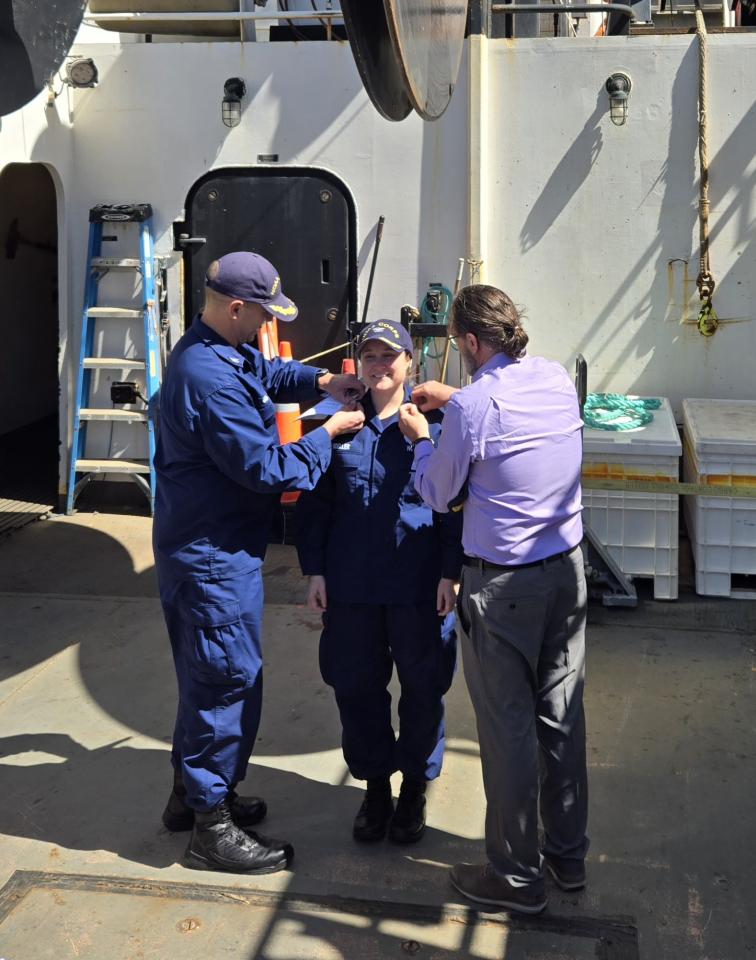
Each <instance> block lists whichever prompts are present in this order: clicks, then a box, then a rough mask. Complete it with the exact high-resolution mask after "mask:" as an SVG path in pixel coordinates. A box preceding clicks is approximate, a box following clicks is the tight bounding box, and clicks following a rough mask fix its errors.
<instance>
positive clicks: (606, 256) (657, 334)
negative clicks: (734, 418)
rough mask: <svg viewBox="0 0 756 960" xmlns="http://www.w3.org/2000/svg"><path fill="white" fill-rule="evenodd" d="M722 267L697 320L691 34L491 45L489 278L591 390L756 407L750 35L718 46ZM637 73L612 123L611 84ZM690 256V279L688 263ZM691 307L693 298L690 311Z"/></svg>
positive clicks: (714, 219)
mask: <svg viewBox="0 0 756 960" xmlns="http://www.w3.org/2000/svg"><path fill="white" fill-rule="evenodd" d="M709 48H710V49H709V75H710V85H711V91H710V111H709V123H710V128H711V129H710V134H709V157H710V171H711V173H710V199H711V213H710V226H711V264H712V268H713V272H714V276H715V277H716V279H717V288H716V290H715V295H714V304H715V307H716V310H717V312H718V314H719V316H720V317H721V318H735V319H737V320H738V321H739V322H736V323H727V324H723V325H722V326H721V327H720V329H719V331H718V332H717V333H716V334H715V336H714V337H712V338H710V339H706V338H704V337H702V336H701V335H700V334H699V333H698V331H697V329H696V327H695V325H694V324H690V323H685V322H684V320H685V319H686V318H689V317H695V316H696V315H697V312H698V308H699V307H698V299H697V290H696V288H695V278H696V275H697V273H698V219H697V216H698V214H697V210H698V207H697V197H698V179H697V178H698V156H697V106H696V96H697V70H698V54H697V43H696V40H695V38H694V37H692V36H655V37H636V38H632V39H626V38H597V39H592V40H591V39H586V40H573V41H564V40H562V41H555V42H554V41H548V40H540V41H539V40H535V41H533V40H531V41H524V40H523V41H519V43H516V44H515V43H513V42H511V41H497V42H495V43H492V44H491V47H490V50H489V64H490V77H489V79H490V83H491V85H492V97H491V129H490V131H489V143H490V144H491V148H492V154H493V155H492V156H491V158H490V160H489V170H490V181H489V186H490V200H491V204H490V211H491V212H490V214H489V222H490V224H491V229H490V235H489V249H488V274H487V276H488V280H489V282H492V283H496V284H498V285H501V286H503V287H504V288H505V289H507V290H508V291H509V292H510V293H511V294H512V295H513V297H515V298H516V299H517V300H518V301H521V302H522V303H524V304H526V305H527V307H528V314H529V318H530V320H529V324H528V329H529V330H530V331H531V333H532V346H533V348H534V350H535V351H538V352H543V353H547V354H549V355H552V356H555V357H557V358H558V359H559V360H561V361H562V362H563V363H566V364H570V365H571V364H572V362H573V358H574V356H575V355H576V354H577V353H578V352H581V351H582V353H583V354H584V355H585V356H586V359H587V360H588V362H589V388H590V389H592V390H613V391H618V392H623V393H624V392H635V393H640V394H662V395H665V396H668V397H670V398H671V399H672V401H673V404H674V406H675V409H676V412H677V414H678V415H679V413H680V406H679V405H680V400H681V399H682V397H684V396H701V397H726V398H729V397H733V398H735V397H743V398H748V397H754V396H755V395H756V377H754V375H753V357H754V355H755V354H756V320H755V319H754V318H755V317H756V155H755V154H756V37H755V36H753V35H743V34H741V35H730V36H724V35H712V36H710V37H709ZM617 70H625V71H627V72H628V73H629V74H630V76H631V77H632V81H633V88H632V93H631V96H630V101H629V118H628V121H627V123H626V125H625V126H622V127H616V126H614V125H613V124H612V123H611V121H610V120H609V117H608V112H607V99H606V94H605V92H604V83H605V81H606V79H607V77H608V76H609V75H610V74H611V73H613V72H615V71H617ZM686 261H687V262H688V267H687V276H688V278H689V282H688V283H687V284H686V283H685V262H686ZM687 298H690V301H689V302H688V301H687Z"/></svg>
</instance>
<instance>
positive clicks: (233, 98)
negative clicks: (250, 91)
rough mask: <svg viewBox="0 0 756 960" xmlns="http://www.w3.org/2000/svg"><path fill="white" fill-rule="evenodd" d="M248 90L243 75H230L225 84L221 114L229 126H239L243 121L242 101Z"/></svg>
mask: <svg viewBox="0 0 756 960" xmlns="http://www.w3.org/2000/svg"><path fill="white" fill-rule="evenodd" d="M246 92H247V85H246V83H245V82H244V81H243V80H242V78H241V77H229V78H228V80H226V82H225V83H224V84H223V103H222V105H221V116H222V117H223V122H224V123H225V124H226V126H227V127H238V126H239V124H240V123H241V102H242V99H243V97H244V95H245V94H246Z"/></svg>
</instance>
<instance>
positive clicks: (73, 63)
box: [64, 57, 99, 88]
mask: <svg viewBox="0 0 756 960" xmlns="http://www.w3.org/2000/svg"><path fill="white" fill-rule="evenodd" d="M98 79H99V78H98V75H97V67H96V65H95V62H94V60H92V58H91V57H75V58H74V59H73V60H69V61H68V62H67V63H66V78H65V80H64V83H67V84H68V85H69V86H70V87H79V88H81V87H94V86H95V84H96V83H97V80H98Z"/></svg>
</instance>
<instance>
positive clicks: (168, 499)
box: [153, 317, 331, 810]
mask: <svg viewBox="0 0 756 960" xmlns="http://www.w3.org/2000/svg"><path fill="white" fill-rule="evenodd" d="M317 375H318V370H316V369H315V368H313V367H308V366H305V365H303V364H300V363H296V362H293V361H292V362H289V363H284V362H281V361H279V360H274V361H266V360H265V359H264V358H263V357H262V355H261V354H260V353H259V352H258V351H257V350H255V349H253V348H252V347H248V346H241V347H239V348H236V347H233V346H231V345H230V344H229V343H227V342H226V341H225V340H223V339H222V338H221V337H219V336H218V335H217V334H216V333H215V332H214V331H213V330H211V329H210V327H208V326H207V325H206V324H205V323H203V322H202V319H201V317H197V318H195V320H194V322H193V324H192V326H191V328H190V329H189V330H188V331H187V332H186V333H185V334H184V336H183V337H182V338H181V340H180V341H179V342H178V344H177V345H176V347H175V349H174V350H173V352H172V354H171V358H170V361H169V363H168V367H167V369H166V373H165V377H164V381H163V385H162V388H161V391H160V418H159V426H158V440H157V449H156V454H155V468H156V471H157V491H156V499H155V519H154V527H153V546H154V552H155V565H156V567H157V574H158V580H159V585H160V598H161V602H162V605H163V610H164V613H165V618H166V623H167V626H168V633H169V635H170V638H171V647H172V650H173V656H174V662H175V665H176V674H177V678H178V686H179V709H178V715H177V721H176V729H175V731H174V740H173V764H174V767H175V768H176V770H177V771H178V772H179V773H180V774H181V776H182V777H183V780H184V784H185V786H186V789H187V799H188V801H189V803H190V804H191V806H193V807H194V808H195V809H197V810H208V809H211V808H212V807H214V806H216V805H217V804H218V803H219V802H220V801H221V800H223V799H224V797H225V796H226V794H227V793H228V790H229V788H230V787H231V786H233V785H234V784H235V783H237V782H238V781H239V780H241V779H243V777H244V775H245V772H246V768H247V763H248V761H249V756H250V753H251V751H252V746H253V744H254V740H255V736H256V734H257V726H258V723H259V717H260V707H261V699H262V655H261V650H260V625H261V622H262V605H263V591H262V574H261V570H260V568H261V566H262V561H263V558H264V556H265V549H266V545H267V542H268V532H269V527H270V520H271V517H272V516H273V507H274V504H275V502H276V500H277V499H278V496H279V495H280V493H281V491H284V490H307V489H310V488H312V487H313V486H314V485H315V484H316V483H317V481H318V480H319V479H320V477H321V476H322V474H323V472H324V471H325V469H326V468H327V467H328V464H329V463H330V459H331V440H330V437H329V435H328V433H327V432H326V431H325V430H324V429H323V428H322V427H321V428H318V429H317V430H314V431H313V432H312V433H310V434H308V435H307V436H306V437H305V438H304V439H302V440H301V441H299V442H298V443H296V444H290V445H287V446H281V445H280V444H279V441H278V432H277V430H276V419H275V407H274V401H279V402H281V403H290V402H295V401H298V400H301V401H304V402H309V401H310V400H313V399H316V398H318V397H319V396H320V393H319V392H318V390H317V389H316V378H317Z"/></svg>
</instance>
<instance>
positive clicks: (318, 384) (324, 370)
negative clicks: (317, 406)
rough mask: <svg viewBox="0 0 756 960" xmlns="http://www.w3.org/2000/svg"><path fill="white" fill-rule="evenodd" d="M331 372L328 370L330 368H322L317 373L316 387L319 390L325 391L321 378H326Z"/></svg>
mask: <svg viewBox="0 0 756 960" xmlns="http://www.w3.org/2000/svg"><path fill="white" fill-rule="evenodd" d="M330 372H331V371H330V370H329V369H328V367H320V369H319V370H318V371H317V372H316V374H315V387H316V388H317V389H318V390H322V389H323V388H322V387H321V386H320V378H321V377H324V376H325V375H326V374H327V373H330Z"/></svg>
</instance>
